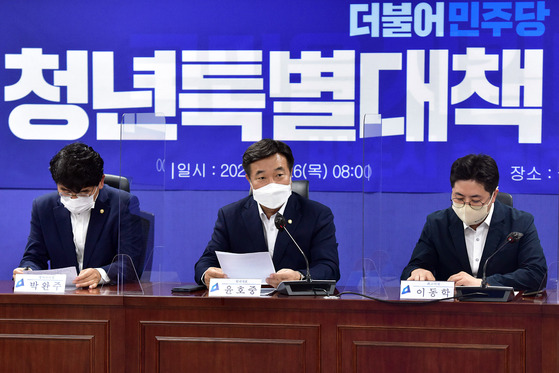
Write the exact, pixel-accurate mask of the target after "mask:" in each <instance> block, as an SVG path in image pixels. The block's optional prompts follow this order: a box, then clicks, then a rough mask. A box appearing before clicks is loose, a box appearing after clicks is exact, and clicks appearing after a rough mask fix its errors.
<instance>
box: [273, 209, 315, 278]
mask: <svg viewBox="0 0 559 373" xmlns="http://www.w3.org/2000/svg"><path fill="white" fill-rule="evenodd" d="M274 224H275V225H276V228H277V229H278V230H279V231H285V233H287V235H288V236H289V238H291V241H293V243H294V244H295V246H297V248H298V249H299V252H300V253H301V255H303V258H305V264H306V265H307V276H306V277H305V280H307V282H311V281H312V279H311V268H310V266H309V259H308V258H307V256H306V255H305V253H304V252H303V250H301V247H300V246H299V244H298V243H297V241H295V239H294V238H293V236H292V235H291V233H289V231H288V230H287V228H286V226H285V225H286V224H285V218H284V217H283V215H282V214H280V213H279V212H278V213H276V218H275V219H274Z"/></svg>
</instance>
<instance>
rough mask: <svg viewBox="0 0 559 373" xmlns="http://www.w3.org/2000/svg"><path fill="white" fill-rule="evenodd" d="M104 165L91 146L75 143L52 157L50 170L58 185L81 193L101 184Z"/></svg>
mask: <svg viewBox="0 0 559 373" xmlns="http://www.w3.org/2000/svg"><path fill="white" fill-rule="evenodd" d="M103 165H104V162H103V158H101V156H100V155H99V153H97V152H96V151H95V150H93V148H92V147H91V146H88V145H85V144H82V143H80V142H75V143H72V144H69V145H66V146H65V147H63V148H62V149H61V150H60V151H59V152H58V153H56V155H55V156H54V157H52V159H51V160H50V167H49V170H50V173H51V175H52V178H53V180H54V182H55V183H56V184H60V185H63V186H64V187H66V188H68V189H69V190H71V191H72V192H74V193H79V192H80V191H81V190H82V189H83V188H87V187H90V186H94V185H97V184H99V183H100V182H101V179H102V178H103Z"/></svg>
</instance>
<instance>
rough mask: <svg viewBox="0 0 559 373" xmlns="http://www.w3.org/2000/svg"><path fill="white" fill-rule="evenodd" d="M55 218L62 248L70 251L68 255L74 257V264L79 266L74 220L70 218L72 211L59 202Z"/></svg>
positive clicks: (55, 209) (66, 251)
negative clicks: (73, 227)
mask: <svg viewBox="0 0 559 373" xmlns="http://www.w3.org/2000/svg"><path fill="white" fill-rule="evenodd" d="M52 212H53V214H54V220H55V224H56V229H57V230H58V235H59V236H60V242H61V243H62V250H63V251H64V252H65V253H68V257H70V258H74V265H75V266H76V267H77V266H78V259H77V257H76V245H75V244H74V234H73V233H72V221H71V220H70V211H68V210H66V207H64V206H63V205H61V204H59V205H58V206H56V207H55V208H54V209H53V211H52Z"/></svg>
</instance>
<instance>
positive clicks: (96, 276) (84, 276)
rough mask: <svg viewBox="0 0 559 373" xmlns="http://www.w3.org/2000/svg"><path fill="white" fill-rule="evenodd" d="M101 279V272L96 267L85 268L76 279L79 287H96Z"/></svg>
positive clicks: (75, 282) (75, 281)
mask: <svg viewBox="0 0 559 373" xmlns="http://www.w3.org/2000/svg"><path fill="white" fill-rule="evenodd" d="M99 281H101V274H100V273H99V271H98V270H96V269H95V268H86V269H83V270H82V271H81V272H80V274H79V275H78V277H76V278H75V279H74V281H73V282H74V284H76V287H77V288H89V289H95V288H96V287H97V285H98V284H99Z"/></svg>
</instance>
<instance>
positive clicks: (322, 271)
mask: <svg viewBox="0 0 559 373" xmlns="http://www.w3.org/2000/svg"><path fill="white" fill-rule="evenodd" d="M309 266H310V271H311V276H312V278H313V279H317V280H319V279H320V280H336V281H338V280H339V279H340V261H339V258H338V243H337V241H336V226H335V225H334V215H333V214H332V211H331V210H330V209H329V208H327V207H325V208H324V209H323V210H322V211H321V212H320V213H319V215H318V217H317V219H316V224H315V228H314V231H313V237H312V240H311V246H310V256H309ZM299 271H300V272H301V273H305V272H306V269H299Z"/></svg>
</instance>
